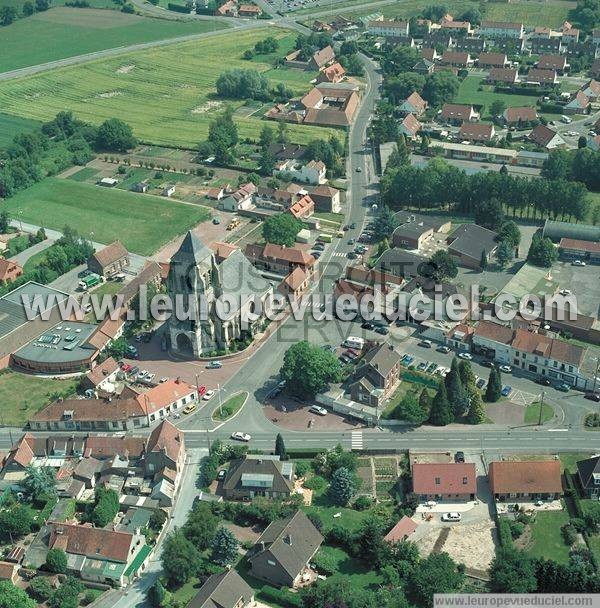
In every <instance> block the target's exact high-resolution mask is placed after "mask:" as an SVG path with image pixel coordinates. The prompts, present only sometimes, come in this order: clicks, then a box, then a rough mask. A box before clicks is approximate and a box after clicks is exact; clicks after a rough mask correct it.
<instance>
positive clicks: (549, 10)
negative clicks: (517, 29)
mask: <svg viewBox="0 0 600 608" xmlns="http://www.w3.org/2000/svg"><path fill="white" fill-rule="evenodd" d="M572 8H575V2H565V1H563V0H553V1H551V2H538V1H536V0H523V1H521V2H511V3H510V4H494V3H489V4H486V11H485V18H486V19H489V20H490V21H517V22H523V23H524V24H525V25H545V26H547V27H559V26H561V25H562V24H563V22H564V21H565V20H566V19H567V17H568V13H569V11H570V10H571V9H572Z"/></svg>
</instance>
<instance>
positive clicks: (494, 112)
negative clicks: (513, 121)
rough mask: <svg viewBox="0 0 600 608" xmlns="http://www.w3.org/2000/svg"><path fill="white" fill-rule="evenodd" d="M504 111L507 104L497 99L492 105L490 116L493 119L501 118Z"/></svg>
mask: <svg viewBox="0 0 600 608" xmlns="http://www.w3.org/2000/svg"><path fill="white" fill-rule="evenodd" d="M504 110H506V104H505V103H504V102H503V101H502V99H496V100H495V101H493V102H492V103H491V105H490V114H491V116H492V118H495V117H496V116H500V115H501V114H502V112H504Z"/></svg>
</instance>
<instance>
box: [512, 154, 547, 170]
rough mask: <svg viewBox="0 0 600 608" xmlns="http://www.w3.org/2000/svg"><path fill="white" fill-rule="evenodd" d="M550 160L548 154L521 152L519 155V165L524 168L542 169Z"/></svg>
mask: <svg viewBox="0 0 600 608" xmlns="http://www.w3.org/2000/svg"><path fill="white" fill-rule="evenodd" d="M547 158H548V154H547V153H546V152H530V151H529V150H519V152H518V154H517V165H521V166H522V167H536V168H538V169H541V168H542V167H543V166H544V163H545V162H546V159H547Z"/></svg>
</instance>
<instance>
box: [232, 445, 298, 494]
mask: <svg viewBox="0 0 600 608" xmlns="http://www.w3.org/2000/svg"><path fill="white" fill-rule="evenodd" d="M222 491H223V496H224V497H225V498H227V499H229V500H251V499H252V498H254V497H256V496H264V497H266V498H285V497H289V496H290V495H291V494H292V492H293V491H294V463H293V462H289V461H285V462H282V461H281V460H280V459H279V456H272V455H258V454H247V455H246V456H245V457H244V458H239V459H238V460H234V461H233V462H232V463H231V465H230V467H229V469H228V470H227V475H226V477H225V480H224V481H223V488H222Z"/></svg>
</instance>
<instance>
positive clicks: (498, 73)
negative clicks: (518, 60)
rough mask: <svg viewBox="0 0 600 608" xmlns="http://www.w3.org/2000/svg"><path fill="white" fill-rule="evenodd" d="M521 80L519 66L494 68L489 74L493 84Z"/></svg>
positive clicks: (488, 78) (512, 82)
mask: <svg viewBox="0 0 600 608" xmlns="http://www.w3.org/2000/svg"><path fill="white" fill-rule="evenodd" d="M518 80H519V70H517V68H492V69H491V70H490V71H489V72H488V75H487V81H488V82H489V83H491V84H515V83H516V82H517V81H518Z"/></svg>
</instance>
